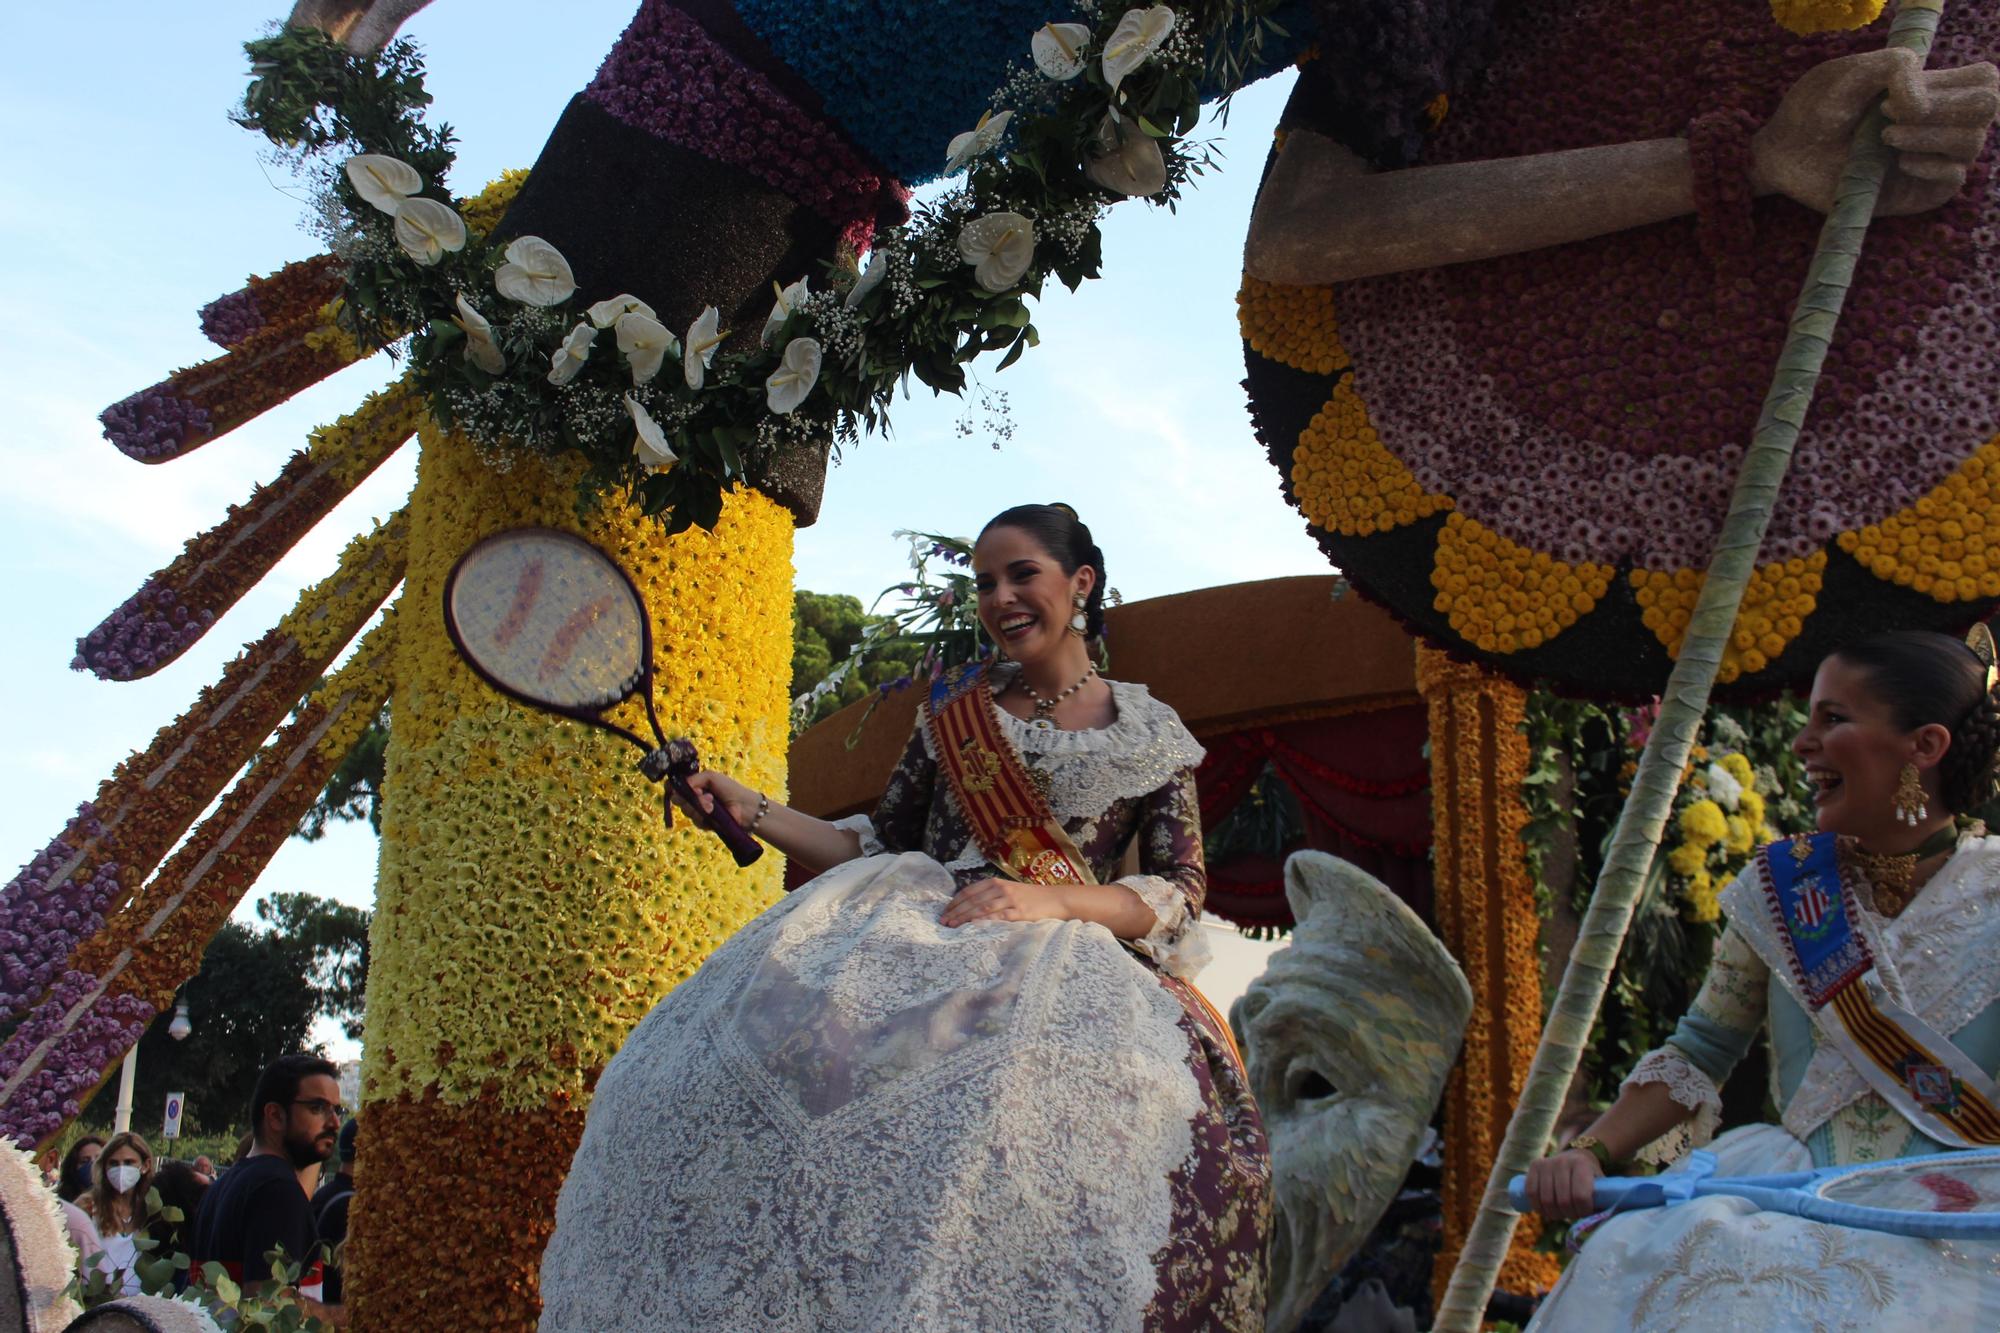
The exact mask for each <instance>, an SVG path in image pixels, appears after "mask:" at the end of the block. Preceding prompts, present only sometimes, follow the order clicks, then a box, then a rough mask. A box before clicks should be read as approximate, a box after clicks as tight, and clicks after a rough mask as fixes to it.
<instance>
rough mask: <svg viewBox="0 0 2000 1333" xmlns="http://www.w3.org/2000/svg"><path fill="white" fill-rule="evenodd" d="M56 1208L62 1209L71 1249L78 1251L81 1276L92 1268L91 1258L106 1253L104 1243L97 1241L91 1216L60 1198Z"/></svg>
mask: <svg viewBox="0 0 2000 1333" xmlns="http://www.w3.org/2000/svg"><path fill="white" fill-rule="evenodd" d="M56 1206H57V1207H58V1208H61V1209H62V1216H63V1230H64V1231H65V1232H67V1233H68V1234H69V1245H70V1248H71V1249H73V1250H75V1251H76V1268H77V1272H78V1273H79V1274H82V1273H87V1272H89V1271H90V1268H91V1263H90V1260H91V1256H93V1255H96V1254H101V1253H103V1251H104V1245H103V1242H101V1241H99V1240H98V1239H97V1226H96V1224H95V1223H93V1222H92V1221H91V1220H90V1214H89V1213H86V1212H84V1211H83V1209H81V1208H79V1207H77V1206H76V1205H75V1204H73V1203H71V1202H70V1201H69V1200H68V1199H63V1198H58V1199H57V1200H56Z"/></svg>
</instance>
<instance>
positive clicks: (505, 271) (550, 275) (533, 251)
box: [493, 236, 576, 306]
mask: <svg viewBox="0 0 2000 1333" xmlns="http://www.w3.org/2000/svg"><path fill="white" fill-rule="evenodd" d="M493 285H494V287H496V288H497V289H498V290H499V292H500V294H501V295H502V296H504V297H506V298H508V299H509V300H512V301H519V302H520V303H521V304H522V305H537V306H551V305H561V304H562V303H563V302H564V301H567V300H569V298H570V297H571V296H572V295H573V294H575V292H576V275H575V274H573V273H571V272H570V271H569V261H568V260H567V259H564V258H563V257H562V251H560V250H558V249H556V248H555V247H554V246H553V245H550V244H549V243H548V242H547V241H545V240H543V239H542V238H541V237H539V236H517V237H515V238H514V239H513V240H512V241H510V242H508V244H507V262H506V263H504V264H502V265H501V266H500V267H499V268H498V269H495V270H494V273H493Z"/></svg>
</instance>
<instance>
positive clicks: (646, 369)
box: [614, 310, 681, 384]
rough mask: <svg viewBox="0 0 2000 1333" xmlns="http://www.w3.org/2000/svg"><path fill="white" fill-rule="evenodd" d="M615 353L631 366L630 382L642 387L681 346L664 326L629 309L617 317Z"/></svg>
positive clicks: (648, 316) (649, 316)
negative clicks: (618, 353) (623, 355)
mask: <svg viewBox="0 0 2000 1333" xmlns="http://www.w3.org/2000/svg"><path fill="white" fill-rule="evenodd" d="M614 327H615V328H616V329H617V330H618V350H619V351H621V352H623V353H625V359H626V360H627V361H629V362H631V363H632V382H633V383H634V384H644V383H646V382H647V381H648V380H650V379H652V378H653V376H655V375H657V374H659V373H660V366H661V365H662V364H663V363H664V362H665V361H666V359H667V356H668V355H669V354H670V353H673V352H678V351H679V350H680V346H681V345H680V344H679V343H678V342H676V341H675V340H674V335H673V334H672V333H671V332H669V331H668V329H667V326H666V325H664V324H662V323H660V321H659V320H657V319H654V318H653V317H652V316H651V315H642V314H640V313H639V312H638V311H636V310H628V311H626V312H625V313H624V314H622V315H620V316H619V317H618V323H617V324H616V325H615V326H614Z"/></svg>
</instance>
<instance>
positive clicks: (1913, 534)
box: [1839, 438, 2000, 602]
mask: <svg viewBox="0 0 2000 1333" xmlns="http://www.w3.org/2000/svg"><path fill="white" fill-rule="evenodd" d="M1839 541H1840V549H1841V550H1843V551H1845V552H1847V553H1848V554H1849V555H1851V556H1853V557H1854V558H1855V559H1856V560H1858V561H1860V562H1861V563H1862V564H1863V565H1865V566H1867V567H1868V569H1869V571H1870V572H1872V573H1873V574H1874V575H1875V577H1876V578H1878V579H1881V580H1883V581H1884V582H1887V583H1893V584H1895V585H1896V586H1897V587H1900V588H1911V589H1914V590H1916V591H1917V592H1920V593H1923V594H1924V595H1926V596H1928V597H1931V598H1933V599H1935V600H1937V601H1940V602H1973V601H1982V600H1987V599H1990V598H1994V597H2000V438H1996V439H1994V440H1990V441H1988V442H1987V443H1986V444H1985V445H1984V446H1982V447H1981V448H1980V450H1979V452H1978V453H1976V454H1974V455H1973V456H1972V457H1970V458H1968V459H1966V460H1965V461H1964V462H1963V463H1961V464H1959V465H1958V470H1957V471H1956V472H1953V473H1952V474H1951V476H1949V477H1947V478H1946V479H1945V482H1944V484H1943V485H1942V486H1939V487H1938V488H1937V489H1936V490H1934V491H1932V492H1931V493H1930V494H1929V495H1926V496H1925V497H1924V498H1923V499H1921V500H1919V501H1917V502H1916V504H1914V505H1912V506H1910V507H1909V508H1908V509H1904V510H1902V511H1900V512H1898V513H1896V514H1893V515H1891V516H1890V517H1889V518H1886V519H1884V520H1883V521H1882V522H1880V523H1871V524H1869V525H1868V526H1867V527H1865V528H1863V529H1861V530H1860V531H1859V532H1843V533H1841V534H1840V537H1839Z"/></svg>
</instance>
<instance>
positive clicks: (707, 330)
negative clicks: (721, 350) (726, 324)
mask: <svg viewBox="0 0 2000 1333" xmlns="http://www.w3.org/2000/svg"><path fill="white" fill-rule="evenodd" d="M721 328H722V312H721V311H719V310H717V309H716V308H715V307H714V306H707V307H705V308H703V310H702V312H701V313H700V314H699V315H696V316H695V317H694V323H692V324H690V325H688V332H687V350H686V351H685V352H683V353H682V355H681V373H682V374H683V375H684V376H686V377H687V386H688V388H690V389H699V388H700V387H701V382H702V373H703V372H704V371H706V370H707V369H708V367H709V365H710V363H711V362H713V361H714V360H715V349H716V348H717V347H719V346H721V345H722V340H723V338H724V337H726V336H727V335H726V334H724V333H722V332H721Z"/></svg>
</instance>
